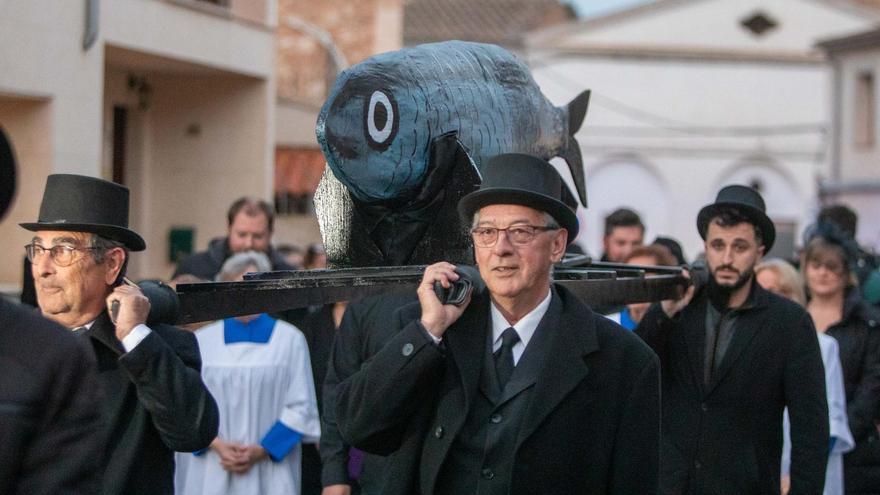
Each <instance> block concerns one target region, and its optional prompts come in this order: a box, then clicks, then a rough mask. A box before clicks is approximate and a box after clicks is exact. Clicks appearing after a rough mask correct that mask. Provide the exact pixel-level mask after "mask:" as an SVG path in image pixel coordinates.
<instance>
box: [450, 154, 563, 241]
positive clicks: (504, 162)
mask: <svg viewBox="0 0 880 495" xmlns="http://www.w3.org/2000/svg"><path fill="white" fill-rule="evenodd" d="M481 173H482V176H483V182H482V184H480V189H479V190H477V191H474V192H472V193H470V194H468V195H467V196H465V197H463V198H461V200H460V201H459V202H458V214H459V215H460V216H461V219H462V222H463V223H464V224H465V225H469V224H470V222H471V221H473V218H474V213H476V212H477V210H479V209H480V208H482V207H484V206H487V205H497V204H514V205H522V206H528V207H529V208H534V209H536V210H540V211H544V212H547V213H549V214H550V215H551V216H552V217H553V218H554V219H555V220H556V221H557V222H559V225H560V226H562V228H564V229H565V230H567V231H568V242H569V243H571V242H572V241H574V238H575V237H577V233H578V220H577V215H575V212H574V210H573V209H572V208H569V207H568V206H566V204H565V203H564V202H563V201H564V199H565V198H566V195H568V196H570V193H569V192H568V189H567V187H568V186H566V185H565V183H564V182H562V177H560V176H559V173H558V172H557V171H556V169H555V168H553V165H550V164H549V163H547V162H546V161H544V160H542V159H540V158H536V157H534V156H530V155H523V154H520V153H507V154H503V155H497V156H493V157H492V158H490V159H489V160H488V161H487V162H486V165H485V166H484V167H483V170H482V171H481Z"/></svg>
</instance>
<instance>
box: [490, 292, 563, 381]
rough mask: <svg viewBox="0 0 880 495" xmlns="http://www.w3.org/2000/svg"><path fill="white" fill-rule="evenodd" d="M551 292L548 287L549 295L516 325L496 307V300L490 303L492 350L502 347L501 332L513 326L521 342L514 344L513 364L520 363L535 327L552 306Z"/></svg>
mask: <svg viewBox="0 0 880 495" xmlns="http://www.w3.org/2000/svg"><path fill="white" fill-rule="evenodd" d="M551 294H552V291H550V290H549V289H548V290H547V297H545V298H544V300H543V301H541V304H538V306H537V307H535V309H533V310H531V311H530V312H529V313H528V314H526V315H525V316H523V317H522V318H521V319H520V320H519V321H518V322H516V324H515V325H511V324H510V323H509V322H508V321H507V319H506V318H504V315H502V314H501V311H500V310H499V309H498V308H497V307H495V303H494V302H493V303H492V304H490V305H489V306H490V307H491V310H490V314H491V315H492V352H493V353H494V352H495V351H497V350H498V349H500V348H501V333H502V332H504V331H505V330H507V329H508V328H510V327H511V326H512V327H513V329H514V330H516V334H517V335H519V342H517V343H516V344H514V345H513V349H512V351H513V365H514V366H516V364H517V363H519V358H520V357H522V355H523V352H525V350H526V346H528V345H529V341H530V340H532V335H534V334H535V329H537V328H538V324H539V323H541V318H543V317H544V314H546V313H547V308H549V307H550V296H551Z"/></svg>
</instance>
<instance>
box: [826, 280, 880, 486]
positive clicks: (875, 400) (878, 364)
mask: <svg viewBox="0 0 880 495" xmlns="http://www.w3.org/2000/svg"><path fill="white" fill-rule="evenodd" d="M825 334H826V335H830V336H832V337H834V338H835V339H837V342H838V344H839V346H840V364H841V366H842V367H843V382H844V387H845V389H846V415H847V419H848V422H849V429H850V431H851V432H852V435H853V439H854V440H855V441H856V447H855V449H854V450H853V451H852V452H850V453H848V454H846V455H845V456H844V458H843V462H844V465H843V474H844V485H843V486H844V488H845V489H846V491H847V493H855V494H859V495H866V494H880V427H878V425H880V311H878V310H877V308H875V307H873V306H870V305H869V304H868V303H866V302H865V301H864V300H863V299H862V295H861V294H860V293H859V291H858V290H857V289H851V290H850V291H849V293H848V294H847V296H846V299H845V300H844V305H843V315H842V318H841V320H840V321H839V322H837V323H835V324H834V325H831V326H830V327H828V329H827V330H826V331H825Z"/></svg>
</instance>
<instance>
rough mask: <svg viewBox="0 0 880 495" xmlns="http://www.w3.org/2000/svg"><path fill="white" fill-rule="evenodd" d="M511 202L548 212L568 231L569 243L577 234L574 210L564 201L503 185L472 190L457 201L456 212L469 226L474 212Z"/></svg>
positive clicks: (463, 222)
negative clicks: (485, 207)
mask: <svg viewBox="0 0 880 495" xmlns="http://www.w3.org/2000/svg"><path fill="white" fill-rule="evenodd" d="M499 204H513V205H521V206H527V207H529V208H534V209H536V210H539V211H544V212H547V213H549V214H550V216H552V217H553V218H554V219H555V220H556V221H557V222H559V225H560V226H561V227H562V228H564V229H565V230H567V231H568V243H569V244H571V243H572V242H573V241H574V239H575V237H577V234H578V220H577V215H575V212H574V211H573V210H572V209H571V208H569V207H568V206H566V205H565V203H563V202H561V201H559V200H556V199H554V198H551V197H550V196H546V195H543V194H540V193H535V192H531V191H524V190H522V189H512V188H503V187H489V188H486V189H480V190H479V191H474V192H472V193H470V194H468V195H467V196H465V197H463V198H461V200H460V201H459V202H458V214H459V216H460V217H461V221H462V224H463V225H466V226H470V222H471V221H473V218H474V213H476V212H477V211H478V210H479V209H480V208H483V207H484V206H488V205H499Z"/></svg>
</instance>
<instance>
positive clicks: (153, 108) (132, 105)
mask: <svg viewBox="0 0 880 495" xmlns="http://www.w3.org/2000/svg"><path fill="white" fill-rule="evenodd" d="M273 2H274V0H265V1H258V2H253V1H251V0H247V1H246V0H237V1H236V2H235V4H234V5H232V7H233V8H232V9H231V10H232V14H233V15H223V13H222V12H219V13H218V12H213V13H212V12H209V11H208V10H209V9H198V8H191V6H187V5H185V2H174V1H170V0H113V1H105V2H101V3H100V5H101V8H100V14H101V15H100V29H99V37H98V40H97V41H96V42H95V44H94V45H93V46H92V47H91V48H90V49H89V50H87V51H84V50H83V47H82V42H83V35H84V24H85V17H84V16H85V11H86V9H85V2H84V1H73V0H28V1H23V2H22V1H19V2H4V3H3V15H2V16H0V126H3V127H4V129H6V130H7V133H8V134H9V135H10V138H11V140H12V142H13V146H15V148H16V151H17V153H18V155H19V161H20V162H21V164H22V165H21V166H20V173H21V182H20V187H21V189H22V191H23V192H22V193H21V194H20V195H19V200H18V203H17V204H16V206H15V209H14V210H13V211H12V212H11V213H10V215H9V216H8V217H7V219H6V220H5V221H4V222H3V223H2V225H0V290H10V291H12V292H14V291H16V290H17V289H18V286H19V284H20V282H21V280H20V271H21V268H20V267H21V254H20V253H21V251H22V249H21V246H22V245H24V243H25V242H26V241H27V238H28V236H27V233H26V232H25V231H23V230H21V229H20V228H18V227H17V225H16V224H17V223H18V222H20V221H25V220H33V219H35V218H36V216H37V211H38V208H39V201H40V197H41V195H42V189H43V186H44V184H45V177H46V175H48V174H50V173H77V174H84V175H90V176H94V177H105V178H110V175H111V172H110V163H111V158H112V156H111V155H112V141H111V139H112V108H113V105H118V104H121V105H125V106H126V107H127V108H128V109H129V117H130V118H129V126H128V160H127V170H126V173H127V176H126V182H127V184H126V185H128V186H129V187H130V188H131V190H132V205H131V220H130V223H131V225H132V227H133V228H134V229H135V230H137V231H138V232H139V233H141V234H142V235H143V236H144V237H145V238H146V240H147V244H148V246H149V249H148V251H147V252H146V253H144V254H138V255H136V256H135V257H134V258H133V260H132V265H131V273H132V275H133V276H134V277H136V278H137V277H144V276H161V277H165V276H168V275H170V273H171V270H172V267H171V265H170V264H168V263H167V262H166V261H165V260H166V257H167V253H166V251H167V233H168V229H169V228H170V227H171V226H172V225H178V224H183V225H196V226H197V227H198V231H197V235H198V237H197V240H198V245H197V247H198V248H203V247H204V246H205V245H206V244H207V241H208V239H209V237H211V236H213V235H219V234H222V233H223V231H224V225H223V223H224V220H223V217H224V212H225V210H226V208H227V207H228V205H229V202H230V201H231V200H232V199H233V198H234V197H236V196H238V195H240V194H251V195H256V196H260V197H264V198H266V199H268V198H269V197H270V196H271V191H272V180H273V170H272V159H273V156H274V155H273V152H274V135H275V130H274V116H273V112H272V108H273V107H274V99H275V87H274V72H275V65H274V62H275V50H274V35H275V33H274V22H275V17H276V13H275V7H274V3H273ZM256 4H259V5H256ZM258 17H261V18H263V21H262V22H255V21H256V18H258ZM242 18H248V19H250V20H242ZM129 74H135V75H137V76H143V77H147V79H148V80H149V81H150V84H151V85H152V88H153V90H152V94H151V96H150V102H149V106H148V107H147V108H144V109H141V108H139V107H138V102H137V97H136V95H135V94H134V93H133V92H131V90H130V89H129V88H128V87H127V79H128V75H129ZM192 129H198V130H199V131H198V132H193V131H192Z"/></svg>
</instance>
